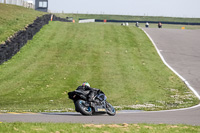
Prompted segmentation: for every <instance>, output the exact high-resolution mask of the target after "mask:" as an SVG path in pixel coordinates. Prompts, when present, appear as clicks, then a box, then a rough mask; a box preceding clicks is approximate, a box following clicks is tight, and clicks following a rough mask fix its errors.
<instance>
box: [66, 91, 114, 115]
mask: <svg viewBox="0 0 200 133" xmlns="http://www.w3.org/2000/svg"><path fill="white" fill-rule="evenodd" d="M89 93H90V91H80V90H75V91H72V92H69V93H68V96H69V98H70V99H71V100H73V102H74V105H75V110H76V111H77V112H80V113H81V114H82V115H93V114H100V113H101V114H106V113H107V114H108V115H111V116H114V115H115V114H116V111H115V109H114V107H113V106H112V105H111V104H110V103H108V102H107V101H106V99H107V97H106V95H105V94H104V93H103V91H101V90H98V91H97V94H96V95H95V97H94V102H88V98H87V95H88V94H89Z"/></svg>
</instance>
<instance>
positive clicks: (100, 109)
mask: <svg viewBox="0 0 200 133" xmlns="http://www.w3.org/2000/svg"><path fill="white" fill-rule="evenodd" d="M97 111H99V112H102V111H103V112H105V111H106V110H105V109H102V108H98V109H97Z"/></svg>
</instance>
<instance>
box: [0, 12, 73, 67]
mask: <svg viewBox="0 0 200 133" xmlns="http://www.w3.org/2000/svg"><path fill="white" fill-rule="evenodd" d="M51 16H52V15H51V14H46V15H43V16H42V17H37V19H36V20H34V22H33V23H32V24H29V25H28V26H27V27H25V29H24V30H20V31H18V32H17V33H15V34H14V35H13V36H12V37H10V38H9V39H8V40H6V41H5V43H4V44H0V64H2V63H4V62H5V61H7V60H9V59H11V58H12V57H13V56H14V55H15V54H16V53H17V52H19V51H20V49H21V48H22V47H23V46H24V45H25V44H26V43H27V42H28V40H32V38H33V36H34V35H35V34H36V33H37V32H39V31H40V29H41V28H42V27H43V26H44V25H46V24H48V23H49V21H50V20H51ZM52 20H53V21H62V22H72V21H70V20H67V19H64V18H60V17H56V16H55V15H53V18H52Z"/></svg>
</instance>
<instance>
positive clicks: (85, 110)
mask: <svg viewBox="0 0 200 133" xmlns="http://www.w3.org/2000/svg"><path fill="white" fill-rule="evenodd" d="M85 103H86V101H84V100H77V101H76V103H75V106H76V108H77V110H79V112H80V113H81V114H82V115H92V108H91V107H89V106H85Z"/></svg>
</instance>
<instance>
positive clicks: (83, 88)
mask: <svg viewBox="0 0 200 133" xmlns="http://www.w3.org/2000/svg"><path fill="white" fill-rule="evenodd" d="M77 90H80V91H88V90H89V91H90V92H89V94H88V101H89V102H95V100H94V96H95V93H96V92H97V91H98V90H99V89H96V88H92V87H90V84H89V83H88V82H84V83H82V85H81V86H79V87H78V88H77Z"/></svg>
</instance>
